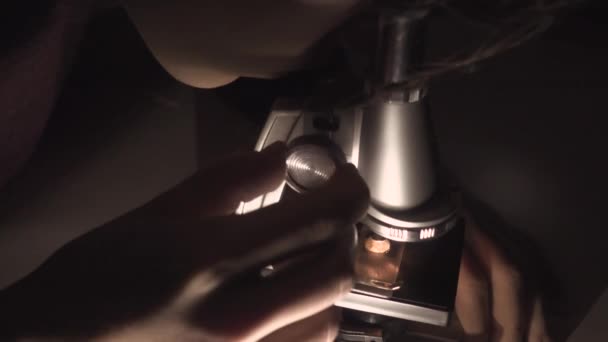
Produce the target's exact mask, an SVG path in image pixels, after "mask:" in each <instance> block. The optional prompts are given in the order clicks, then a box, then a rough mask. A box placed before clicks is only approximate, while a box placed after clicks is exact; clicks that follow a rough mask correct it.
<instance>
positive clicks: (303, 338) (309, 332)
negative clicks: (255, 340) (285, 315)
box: [261, 306, 340, 342]
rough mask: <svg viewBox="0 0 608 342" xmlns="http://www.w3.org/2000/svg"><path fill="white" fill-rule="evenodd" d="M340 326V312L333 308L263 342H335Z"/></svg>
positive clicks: (274, 334)
mask: <svg viewBox="0 0 608 342" xmlns="http://www.w3.org/2000/svg"><path fill="white" fill-rule="evenodd" d="M339 326H340V310H339V308H337V307H335V306H332V307H331V308H329V309H326V310H324V311H321V312H320V313H318V314H316V315H314V316H312V317H309V318H306V319H303V320H301V321H299V322H296V323H293V324H290V325H288V326H286V327H284V328H281V329H279V330H278V331H275V332H273V333H272V334H270V335H268V336H266V337H265V338H263V339H262V340H261V342H285V341H298V342H333V341H334V340H335V339H336V337H337V336H338V330H339Z"/></svg>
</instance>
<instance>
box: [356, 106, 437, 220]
mask: <svg viewBox="0 0 608 342" xmlns="http://www.w3.org/2000/svg"><path fill="white" fill-rule="evenodd" d="M426 120H427V118H426V116H425V110H424V105H423V104H421V103H419V102H416V103H383V102H376V103H374V104H372V105H371V106H369V107H368V108H366V109H365V110H364V113H363V118H362V124H361V137H360V146H359V150H360V152H359V165H358V167H359V171H360V172H361V175H362V176H363V178H364V179H365V181H366V182H367V185H368V186H369V189H370V192H371V200H372V204H373V205H374V206H376V207H377V208H379V209H380V210H383V209H386V210H391V211H397V210H408V209H412V208H415V207H417V206H420V205H421V204H423V203H425V202H426V201H427V200H429V199H430V198H431V196H432V195H433V193H434V191H435V172H434V169H433V162H432V153H431V152H432V149H431V145H430V137H429V134H428V132H429V129H428V126H427V122H426Z"/></svg>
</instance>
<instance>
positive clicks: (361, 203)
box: [223, 164, 369, 263]
mask: <svg viewBox="0 0 608 342" xmlns="http://www.w3.org/2000/svg"><path fill="white" fill-rule="evenodd" d="M368 205H369V191H368V189H367V186H366V185H365V182H364V181H363V179H362V178H361V177H360V176H359V173H358V171H357V169H356V168H355V167H354V166H353V165H350V164H349V165H345V166H343V167H341V168H340V169H338V170H337V172H336V174H335V175H334V176H333V177H332V179H331V180H330V181H329V182H328V184H327V185H325V186H324V187H323V188H321V189H319V190H316V191H313V192H310V193H306V194H302V195H299V196H297V197H295V198H292V199H289V200H284V201H281V202H279V203H278V204H275V205H272V206H269V207H267V208H263V209H261V210H258V211H255V212H253V213H250V214H247V215H242V216H238V217H232V218H231V219H232V221H233V224H230V225H227V226H226V228H225V229H224V230H223V234H224V235H226V236H229V237H232V238H233V240H234V236H240V237H241V238H240V239H238V240H239V241H235V244H234V245H233V246H232V249H231V252H232V253H233V255H234V256H235V257H239V258H241V259H246V261H248V262H249V263H252V262H259V261H261V260H264V259H265V258H273V257H276V256H278V255H280V254H283V253H287V252H289V251H291V250H294V249H297V248H301V247H302V246H305V245H310V244H314V243H318V242H321V241H325V240H327V239H330V238H331V237H334V236H335V235H336V234H344V233H346V234H351V233H352V225H353V224H354V223H355V222H356V221H358V220H359V219H360V218H361V217H362V216H363V215H364V214H365V213H366V211H367V207H368Z"/></svg>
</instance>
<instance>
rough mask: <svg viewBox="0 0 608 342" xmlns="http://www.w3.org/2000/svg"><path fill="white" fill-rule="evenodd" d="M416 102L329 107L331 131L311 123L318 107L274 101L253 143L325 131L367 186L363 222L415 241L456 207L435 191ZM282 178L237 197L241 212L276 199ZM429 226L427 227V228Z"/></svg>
mask: <svg viewBox="0 0 608 342" xmlns="http://www.w3.org/2000/svg"><path fill="white" fill-rule="evenodd" d="M422 106H423V105H422V104H420V103H385V104H382V105H378V107H373V106H371V107H355V108H349V109H344V110H342V111H338V112H336V113H335V115H336V117H337V119H338V120H339V129H338V130H337V131H335V132H328V131H323V130H320V129H317V128H315V125H314V121H315V118H317V117H319V116H322V114H320V113H316V112H309V111H305V110H303V109H301V108H302V107H299V106H298V105H297V104H296V105H294V104H285V103H283V104H281V103H278V104H277V105H276V107H275V108H276V109H275V110H273V111H272V112H271V114H270V116H269V118H268V120H267V122H266V125H265V127H264V129H263V130H262V132H261V134H260V138H259V140H258V143H257V145H256V150H258V151H260V150H262V149H264V147H266V146H268V145H270V144H272V143H274V142H276V141H284V142H286V143H287V144H291V143H292V142H293V141H294V140H301V139H302V137H303V136H319V135H325V136H326V137H327V138H328V139H329V140H331V141H332V142H333V145H335V146H337V147H339V148H340V149H341V150H342V152H343V157H344V158H345V159H346V161H347V162H349V163H352V164H354V165H355V166H357V167H358V168H359V170H360V171H361V174H362V176H363V178H364V179H365V180H366V182H367V184H368V186H369V187H370V192H371V198H372V205H371V206H370V208H369V210H368V215H367V217H366V218H365V219H364V220H363V223H365V224H366V225H368V226H369V227H370V229H372V230H373V231H374V232H376V233H377V234H379V235H381V236H384V237H386V238H388V239H391V240H396V241H404V242H416V241H422V240H429V239H434V238H438V237H440V236H441V235H442V234H444V233H445V232H447V231H448V230H449V229H450V228H451V227H452V225H451V224H450V222H451V221H452V220H453V219H455V217H456V207H455V206H454V201H452V199H451V197H450V196H448V195H446V194H442V193H441V192H439V191H436V183H435V178H434V170H433V164H432V160H431V155H432V153H431V152H432V151H431V147H430V145H429V141H430V137H429V136H428V129H427V127H426V122H425V120H426V119H425V118H424V110H423V107H422ZM284 187H285V183H283V184H281V186H280V187H279V188H277V189H276V190H275V191H272V192H270V193H267V194H265V195H263V196H260V197H258V198H256V199H254V200H253V201H250V202H247V203H242V204H241V206H240V207H239V209H238V211H237V212H238V213H241V214H244V213H248V212H251V211H254V210H257V209H259V208H262V207H265V206H268V205H271V204H274V203H276V202H278V201H279V200H280V199H281V195H282V193H283V189H284ZM430 229H432V233H431V230H430Z"/></svg>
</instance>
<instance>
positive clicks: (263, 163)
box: [163, 142, 286, 218]
mask: <svg viewBox="0 0 608 342" xmlns="http://www.w3.org/2000/svg"><path fill="white" fill-rule="evenodd" d="M285 156H286V147H285V144H283V143H281V142H277V143H274V144H272V145H270V146H268V147H267V148H265V149H264V150H263V151H261V152H254V151H251V152H247V153H243V154H239V155H235V156H232V157H229V158H227V159H225V160H223V161H221V162H219V163H218V164H216V165H214V166H212V167H209V168H207V169H204V170H201V171H200V172H198V173H197V174H196V175H195V176H193V177H191V178H190V179H188V180H187V181H185V182H184V183H182V184H180V185H178V186H177V187H176V188H174V189H173V190H171V191H170V192H168V193H167V194H165V195H164V196H163V204H165V205H168V206H169V207H171V208H174V209H175V210H174V211H173V212H172V214H174V215H181V216H186V217H193V218H200V217H202V216H215V215H227V214H231V213H233V212H234V211H235V210H236V208H237V206H238V205H239V203H240V202H241V201H249V200H252V199H254V198H256V197H257V196H259V195H261V194H264V193H267V192H270V191H272V190H274V189H276V188H277V187H278V186H279V185H280V184H281V182H283V180H284V179H285Z"/></svg>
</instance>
